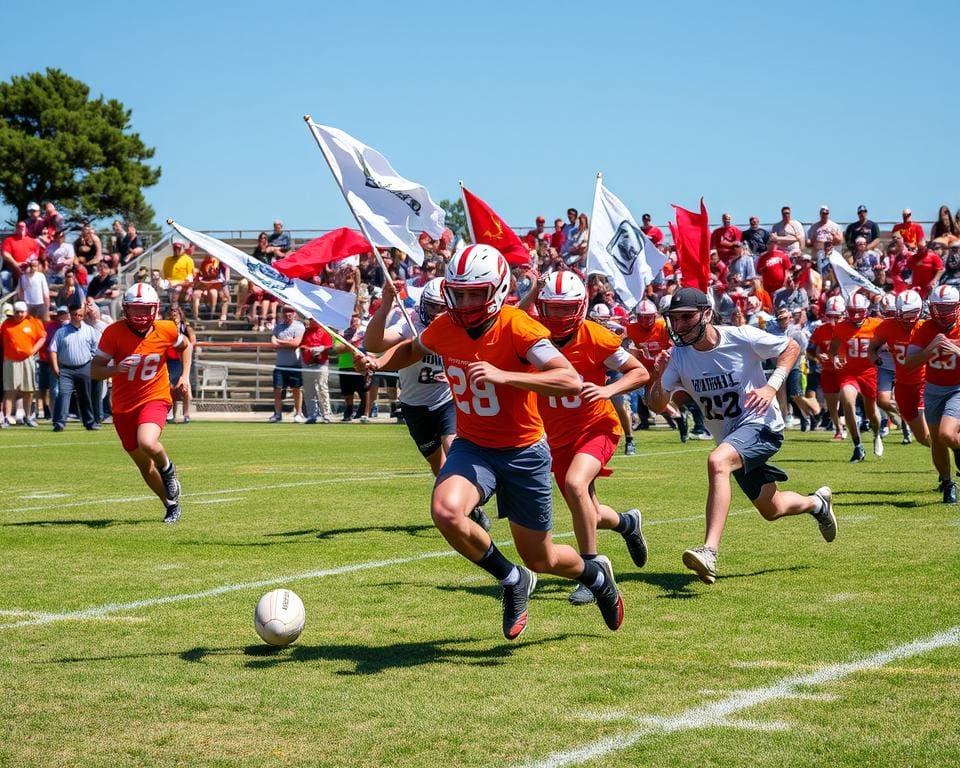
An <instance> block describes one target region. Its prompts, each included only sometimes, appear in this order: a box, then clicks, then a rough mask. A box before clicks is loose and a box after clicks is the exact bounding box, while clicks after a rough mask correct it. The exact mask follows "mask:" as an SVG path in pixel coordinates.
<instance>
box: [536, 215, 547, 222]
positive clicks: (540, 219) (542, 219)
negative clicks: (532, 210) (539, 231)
mask: <svg viewBox="0 0 960 768" xmlns="http://www.w3.org/2000/svg"><path fill="white" fill-rule="evenodd" d="M546 223H547V220H546V219H545V218H543V216H537V224H546Z"/></svg>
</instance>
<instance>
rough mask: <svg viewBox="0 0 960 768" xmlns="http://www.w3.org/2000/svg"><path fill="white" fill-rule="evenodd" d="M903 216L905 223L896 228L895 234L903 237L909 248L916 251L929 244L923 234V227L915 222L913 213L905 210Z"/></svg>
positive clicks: (894, 229)
mask: <svg viewBox="0 0 960 768" xmlns="http://www.w3.org/2000/svg"><path fill="white" fill-rule="evenodd" d="M901 215H902V216H903V222H902V223H900V224H897V225H896V226H894V228H893V233H894V234H897V233H899V234H900V235H902V236H903V242H904V243H905V244H906V246H907V248H909V249H910V250H911V251H915V250H917V249H918V248H919V247H920V246H921V245H925V244H926V242H927V241H926V238H925V236H924V234H923V227H921V226H920V225H919V224H917V222H915V221H913V213H912V212H911V210H910V209H909V208H904V209H903V213H902V214H901Z"/></svg>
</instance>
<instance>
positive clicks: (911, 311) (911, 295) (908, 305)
mask: <svg viewBox="0 0 960 768" xmlns="http://www.w3.org/2000/svg"><path fill="white" fill-rule="evenodd" d="M922 312H923V299H922V298H921V297H920V294H919V293H917V292H916V291H914V290H909V291H904V292H903V293H901V294H900V295H899V296H897V319H898V320H899V321H900V322H901V323H904V324H905V325H913V324H914V323H915V322H917V320H919V319H920V314H921V313H922Z"/></svg>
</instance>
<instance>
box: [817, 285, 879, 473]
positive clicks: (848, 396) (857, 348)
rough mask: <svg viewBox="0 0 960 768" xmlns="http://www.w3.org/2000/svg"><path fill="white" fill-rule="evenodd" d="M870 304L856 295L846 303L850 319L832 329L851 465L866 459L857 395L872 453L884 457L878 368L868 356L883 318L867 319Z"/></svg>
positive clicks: (860, 295)
mask: <svg viewBox="0 0 960 768" xmlns="http://www.w3.org/2000/svg"><path fill="white" fill-rule="evenodd" d="M869 312H870V300H869V299H868V298H867V297H866V296H865V295H864V294H862V293H859V292H858V293H854V294H853V295H851V296H850V301H849V302H848V303H847V319H846V320H844V321H843V322H840V323H838V324H837V325H836V327H835V328H834V329H833V341H831V342H830V356H831V357H832V358H833V364H834V367H835V368H836V369H837V371H838V375H839V378H840V405H841V407H842V408H843V419H844V421H845V422H846V424H847V431H848V432H849V433H850V440H851V442H853V456H851V457H850V463H851V464H856V463H857V462H860V461H863V460H864V459H865V458H866V457H867V452H866V451H865V450H864V448H863V443H862V442H861V437H860V425H859V422H858V421H857V395H860V396H861V397H862V398H863V411H864V414H865V415H866V417H867V419H868V420H869V421H870V429H872V430H873V453H874V455H875V456H883V438H882V437H880V416H879V414H878V413H877V367H876V365H874V363H873V358H871V357H870V356H869V354H868V350H869V348H870V341H871V339H873V332H874V331H875V330H876V329H877V326H878V325H880V318H878V317H867V314H868V313H869Z"/></svg>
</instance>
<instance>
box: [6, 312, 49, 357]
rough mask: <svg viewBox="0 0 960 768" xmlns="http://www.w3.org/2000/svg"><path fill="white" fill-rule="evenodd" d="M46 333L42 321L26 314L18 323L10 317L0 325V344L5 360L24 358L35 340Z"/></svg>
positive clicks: (38, 339) (34, 344)
mask: <svg viewBox="0 0 960 768" xmlns="http://www.w3.org/2000/svg"><path fill="white" fill-rule="evenodd" d="M46 335H47V331H46V329H45V328H44V327H43V321H42V320H39V319H38V318H36V317H33V316H31V315H27V316H25V317H24V318H23V320H21V321H20V322H19V323H18V322H17V321H16V320H14V319H13V318H12V317H10V318H7V319H6V320H4V321H3V324H2V325H0V345H2V346H3V356H4V357H5V358H7V360H26V359H27V358H28V357H30V353H31V352H33V348H34V347H35V346H36V344H37V342H38V341H40V339H42V338H43V337H44V336H46Z"/></svg>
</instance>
